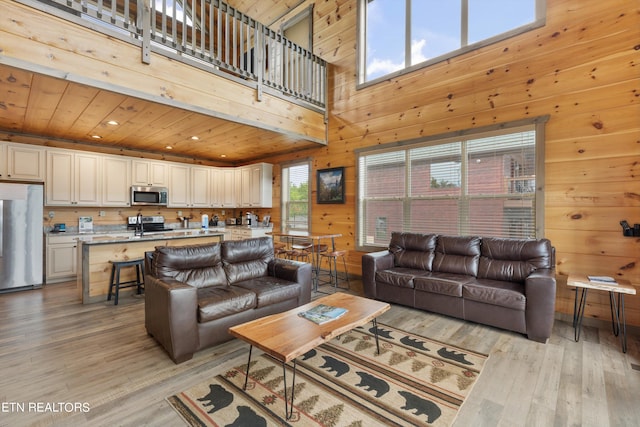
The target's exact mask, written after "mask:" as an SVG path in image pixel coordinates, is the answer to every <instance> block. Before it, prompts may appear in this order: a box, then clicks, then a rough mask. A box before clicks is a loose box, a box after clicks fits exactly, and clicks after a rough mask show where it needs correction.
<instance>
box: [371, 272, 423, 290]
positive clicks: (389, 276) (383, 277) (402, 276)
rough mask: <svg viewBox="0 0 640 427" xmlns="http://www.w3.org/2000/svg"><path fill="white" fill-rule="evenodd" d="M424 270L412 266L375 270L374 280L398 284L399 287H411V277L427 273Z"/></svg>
mask: <svg viewBox="0 0 640 427" xmlns="http://www.w3.org/2000/svg"><path fill="white" fill-rule="evenodd" d="M427 273H428V272H426V271H421V270H415V269H413V268H390V269H388V270H380V271H377V272H376V282H378V283H381V284H383V285H391V286H399V287H401V288H413V278H414V277H415V276H416V275H422V274H427Z"/></svg>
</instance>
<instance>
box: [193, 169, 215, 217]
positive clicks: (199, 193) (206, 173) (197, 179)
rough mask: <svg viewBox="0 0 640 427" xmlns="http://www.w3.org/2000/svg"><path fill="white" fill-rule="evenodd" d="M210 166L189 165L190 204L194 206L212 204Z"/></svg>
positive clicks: (210, 205)
mask: <svg viewBox="0 0 640 427" xmlns="http://www.w3.org/2000/svg"><path fill="white" fill-rule="evenodd" d="M211 172H212V168H210V167H206V166H191V206H192V207H194V208H197V207H201V208H211V207H213V206H214V203H213V201H214V195H213V192H212V191H211Z"/></svg>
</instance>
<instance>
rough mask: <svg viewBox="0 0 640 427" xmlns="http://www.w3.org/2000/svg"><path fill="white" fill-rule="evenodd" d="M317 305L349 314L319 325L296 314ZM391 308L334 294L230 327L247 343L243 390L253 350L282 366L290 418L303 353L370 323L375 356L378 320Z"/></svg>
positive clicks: (230, 330) (356, 297) (286, 412)
mask: <svg viewBox="0 0 640 427" xmlns="http://www.w3.org/2000/svg"><path fill="white" fill-rule="evenodd" d="M319 304H325V305H330V306H334V307H342V308H346V309H347V310H348V311H347V313H345V314H344V315H343V316H341V317H339V318H338V319H335V320H332V321H330V322H327V323H324V324H322V325H318V324H316V323H314V322H312V321H310V320H307V319H304V318H302V317H300V316H299V315H298V314H299V313H301V312H303V311H306V310H309V309H310V308H312V307H315V306H316V305H319ZM389 308H390V305H389V304H388V303H385V302H380V301H375V300H371V299H368V298H363V297H359V296H356V295H350V294H346V293H342V292H337V293H335V294H332V295H328V296H326V297H322V298H319V299H317V300H315V301H312V302H310V303H308V304H305V305H302V306H300V307H297V308H294V309H292V310H288V311H285V312H283V313H278V314H274V315H271V316H266V317H263V318H261V319H256V320H253V321H251V322H247V323H243V324H241V325H237V326H233V327H231V328H229V333H230V334H231V335H233V336H235V337H236V338H239V339H241V340H243V341H245V342H247V343H249V345H250V347H249V359H248V361H247V371H246V378H245V382H244V389H245V390H246V388H247V383H248V381H249V367H250V366H251V354H252V351H253V347H254V346H255V347H258V348H259V349H260V350H262V351H264V352H265V353H267V354H269V355H270V356H272V357H273V358H275V359H277V360H279V361H280V362H281V363H282V372H283V376H284V393H285V395H284V403H285V418H286V419H287V420H289V419H291V417H292V415H293V403H294V397H295V382H296V367H297V364H296V357H298V356H300V355H303V354H305V353H306V352H308V351H309V350H312V349H314V348H315V347H317V346H319V345H320V344H323V343H325V342H327V341H330V340H331V339H333V338H334V337H336V336H338V335H341V334H343V333H346V332H348V331H350V330H352V329H354V328H357V327H359V326H363V325H365V324H367V323H369V322H372V324H373V330H374V334H375V339H376V347H377V350H378V354H379V353H380V345H379V342H378V322H377V317H378V316H380V315H381V314H382V313H384V312H385V311H387V310H389ZM291 361H292V362H293V378H292V384H291V397H290V398H289V396H288V395H287V372H286V371H287V363H288V362H291Z"/></svg>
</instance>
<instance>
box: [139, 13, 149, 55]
mask: <svg viewBox="0 0 640 427" xmlns="http://www.w3.org/2000/svg"><path fill="white" fill-rule="evenodd" d="M150 1H151V0H138V28H141V29H142V62H143V63H144V64H150V63H151V12H150V11H151V6H150V3H149V2H150Z"/></svg>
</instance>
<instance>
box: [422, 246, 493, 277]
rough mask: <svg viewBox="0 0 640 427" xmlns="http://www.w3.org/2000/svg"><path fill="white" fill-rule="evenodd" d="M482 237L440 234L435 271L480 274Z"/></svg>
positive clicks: (436, 250) (466, 274)
mask: <svg viewBox="0 0 640 427" xmlns="http://www.w3.org/2000/svg"><path fill="white" fill-rule="evenodd" d="M480 241H481V239H480V237H475V236H474V237H458V236H438V242H437V244H436V249H435V258H434V260H433V268H432V270H433V271H438V272H442V273H454V274H462V275H465V276H477V275H478V260H479V258H480Z"/></svg>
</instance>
